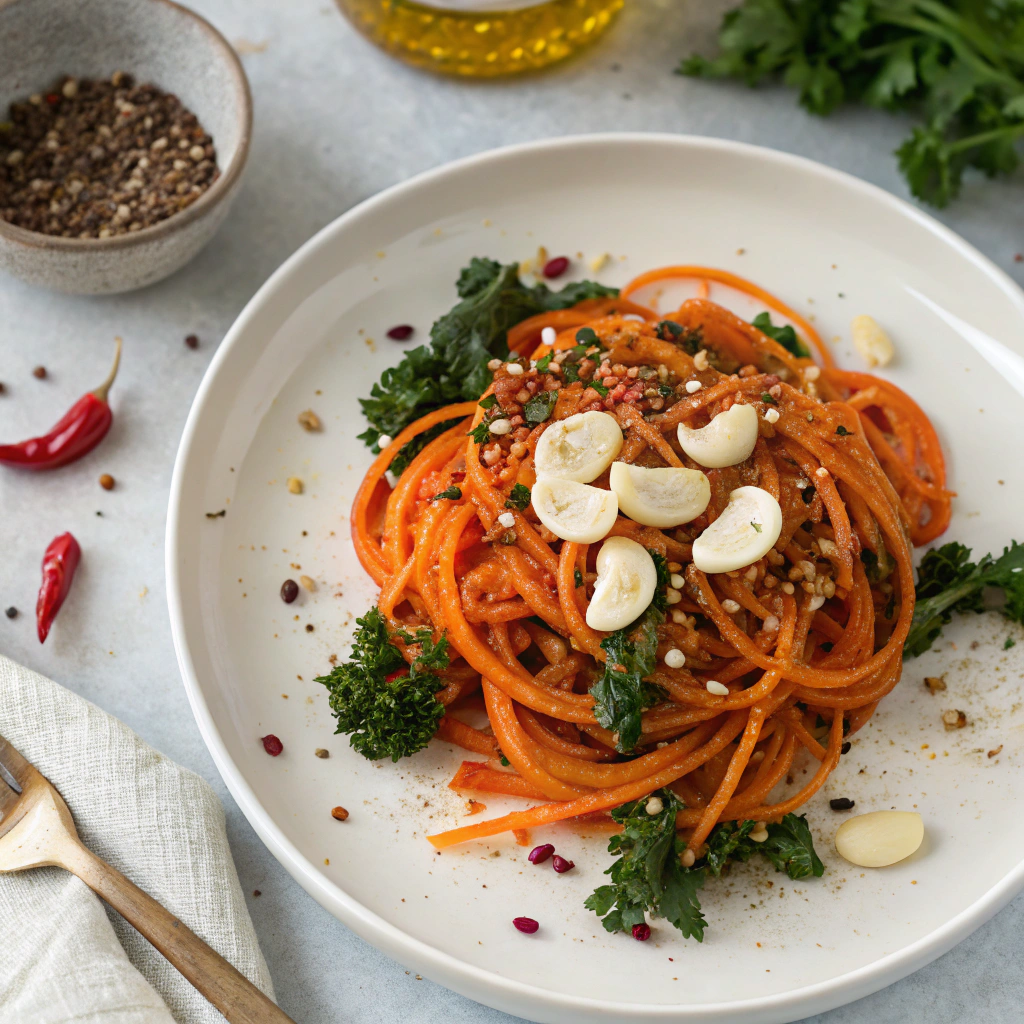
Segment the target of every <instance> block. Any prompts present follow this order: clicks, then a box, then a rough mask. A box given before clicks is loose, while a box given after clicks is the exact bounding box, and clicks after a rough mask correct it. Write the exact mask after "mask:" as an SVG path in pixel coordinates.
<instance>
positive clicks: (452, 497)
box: [430, 484, 462, 501]
mask: <svg viewBox="0 0 1024 1024" xmlns="http://www.w3.org/2000/svg"><path fill="white" fill-rule="evenodd" d="M461 497H462V488H461V487H457V486H456V485H455V484H452V485H451V487H446V488H445V489H444V490H443V491H441V492H440V493H438V494H435V495H434V496H433V497H432V498H431V499H430V500H431V501H440V500H441V499H442V498H446V499H448V500H449V501H458V500H459V498H461Z"/></svg>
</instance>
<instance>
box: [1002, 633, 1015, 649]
mask: <svg viewBox="0 0 1024 1024" xmlns="http://www.w3.org/2000/svg"><path fill="white" fill-rule="evenodd" d="M1016 646H1017V641H1016V640H1014V639H1013V637H1012V636H1008V637H1007V638H1006V639H1005V640H1004V641H1003V650H1004V651H1008V650H1009V649H1010V648H1011V647H1016Z"/></svg>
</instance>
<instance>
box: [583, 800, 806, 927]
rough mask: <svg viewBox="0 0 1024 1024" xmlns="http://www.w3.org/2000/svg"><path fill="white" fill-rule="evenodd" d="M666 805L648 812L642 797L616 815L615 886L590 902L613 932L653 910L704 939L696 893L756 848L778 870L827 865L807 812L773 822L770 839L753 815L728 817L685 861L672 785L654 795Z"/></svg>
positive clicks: (796, 871) (612, 845) (801, 872)
mask: <svg viewBox="0 0 1024 1024" xmlns="http://www.w3.org/2000/svg"><path fill="white" fill-rule="evenodd" d="M656 795H657V796H658V797H659V798H660V800H661V804H662V809H661V811H659V812H658V813H657V814H648V813H647V801H648V800H649V799H650V797H644V798H643V799H642V800H637V801H635V802H633V803H628V804H623V806H622V807H618V808H616V809H615V810H614V811H612V817H613V818H614V819H615V820H616V821H617V822H620V823H621V824H622V826H623V828H622V832H621V833H619V834H618V835H614V836H612V838H611V839H610V840H609V842H608V852H609V853H611V854H615V855H617V856H618V859H617V860H616V861H615V862H614V863H613V864H612V866H611V867H610V868H608V870H607V871H605V874H606V875H610V876H611V884H610V885H601V886H598V888H597V889H596V890H595V891H594V892H593V893H591V895H590V896H588V897H587V899H586V902H585V904H584V906H586V908H587V909H588V910H593V911H594V913H596V914H597V915H598V917H601V918H603V920H602V922H601V923H602V924H603V925H604V927H605V928H606V929H607V930H608V931H610V932H620V931H622V932H629V931H631V930H632V928H633V926H634V925H637V924H642V923H643V922H644V919H645V916H646V915H647V914H650V915H652V916H653V917H661V918H664V919H665V920H667V921H668V922H669V923H670V924H671V925H672V926H673V927H675V928H678V929H679V931H680V932H682V934H683V937H684V938H687V939H688V938H691V937H692V938H695V939H696V940H697V941H698V942H703V941H704V929H705V927H706V926H707V921H706V920H705V918H704V915H703V913H702V912H701V907H700V900H699V899H698V896H697V893H698V892H699V891H700V890H701V889H702V888H703V887H704V881H705V879H706V877H707V874H708V872H709V871H710V872H711V874H712V875H714V876H715V877H718V876H719V875H721V873H722V869H723V868H724V867H725V865H726V864H727V863H728V862H729V861H730V860H740V861H747V860H749V859H750V858H751V857H752V856H754V854H755V853H759V854H761V855H762V856H763V857H766V858H767V859H768V860H769V861H771V863H772V864H773V865H774V866H775V869H776V870H777V871H785V872H786V874H788V875H789V877H790V878H792V879H799V878H807V877H812V876H813V877H816V878H820V877H821V875H822V874H824V871H825V865H824V864H822V862H821V860H820V859H819V857H818V855H817V853H815V851H814V840H813V839H812V838H811V830H810V829H809V828H808V827H807V819H806V818H805V817H804V816H803V815H799V816H798V815H795V814H787V815H786V816H785V817H784V818H783V819H782V821H780V822H778V823H773V824H770V825H769V826H768V838H767V839H766V840H765V841H764V842H763V843H755V842H754V841H753V840H752V839H751V838H750V833H751V832H752V831H753V829H754V822H752V821H743V822H732V821H727V822H723V823H722V824H721V825H716V826H715V828H714V830H713V831H712V833H711V835H710V836H709V837H708V842H707V846H708V850H707V853H706V854H705V855H704V858H703V859H702V860H701V861H699V862H698V863H697V864H695V865H694V866H693V867H690V868H686V867H683V865H682V862H681V861H680V859H679V858H680V855H681V854H682V853H683V850H684V848H685V844H684V843H683V841H682V840H681V839H680V838H679V835H678V833H677V832H676V814H677V813H678V812H679V811H681V810H682V809H683V804H682V802H681V801H680V800H679V798H678V797H677V796H676V795H675V793H673V792H672V791H671V790H669V789H662V790H659V791H658V793H657V794H656Z"/></svg>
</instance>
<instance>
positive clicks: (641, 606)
mask: <svg viewBox="0 0 1024 1024" xmlns="http://www.w3.org/2000/svg"><path fill="white" fill-rule="evenodd" d="M657 585H658V571H657V569H655V567H654V559H653V558H651V555H650V552H649V551H648V550H647V549H646V548H645V547H644V546H643V545H642V544H637V542H636V541H635V540H630V539H629V538H628V537H609V538H608V539H607V540H606V541H605V542H604V544H602V545H601V550H600V551H599V552H598V553H597V582H596V583H595V584H594V596H593V598H592V600H591V602H590V607H589V608H587V625H588V626H590V628H591V629H601V630H605V631H607V632H609V633H610V632H613V631H614V630H616V629H624V628H625V627H626V626H628V625H629V624H630V623H631V622H633V621H634V620H635V619H637V618H639V617H640V616H641V615H642V614H643V613H644V612H645V611H647V608H648V606H649V605H650V603H651V600H652V599H653V597H654V589H655V587H657Z"/></svg>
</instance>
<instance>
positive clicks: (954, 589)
mask: <svg viewBox="0 0 1024 1024" xmlns="http://www.w3.org/2000/svg"><path fill="white" fill-rule="evenodd" d="M970 558H971V549H970V548H966V547H964V546H963V544H958V543H957V542H956V541H951V542H950V543H949V544H944V545H943V546H942V547H940V548H936V549H935V550H933V551H929V552H928V553H927V554H926V555H925V556H924V558H922V559H921V564H920V566H919V567H918V570H917V587H916V588H915V590H916V593H917V602H916V604H915V605H914V620H913V622H912V623H911V626H910V634H909V635H908V636H907V640H906V643H905V644H904V645H903V653H904V654H906V655H907V656H908V657H914V656H916V655H918V654H923V653H924V652H925V651H927V650H928V648H929V647H931V645H932V643H933V642H934V641H935V639H936V637H938V635H939V634H940V633H941V632H942V627H943V626H944V625H945V624H946V623H947V622H949V620H950V619H951V618H952V617H953V613H954V612H982V611H985V603H984V600H983V591H984V590H985V588H986V587H994V588H996V589H998V590H1001V591H1002V593H1003V599H1004V601H1003V604H1002V606H1001V607H1000V608H999V610H1000V611H1001V612H1002V613H1003V615H1005V616H1006V617H1007V618H1008V619H1010V620H1011V621H1013V622H1024V544H1018V543H1017V541H1011V542H1010V546H1009V547H1008V548H1004V549H1003V553H1002V554H1001V555H1000V556H999V557H998V558H993V557H992V556H991V555H985V556H984V557H983V558H982V559H981V560H980V561H979V562H977V563H974V562H972V561H971V560H970Z"/></svg>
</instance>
